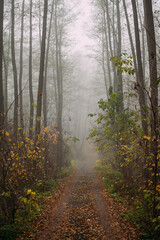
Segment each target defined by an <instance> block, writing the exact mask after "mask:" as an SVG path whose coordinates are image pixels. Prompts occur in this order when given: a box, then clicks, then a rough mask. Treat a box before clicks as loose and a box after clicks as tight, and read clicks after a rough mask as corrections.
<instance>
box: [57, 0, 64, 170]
mask: <svg viewBox="0 0 160 240" xmlns="http://www.w3.org/2000/svg"><path fill="white" fill-rule="evenodd" d="M58 30H60V29H58V16H57V1H56V2H55V35H56V73H57V90H58V91H57V93H58V94H57V103H58V104H57V105H58V108H57V129H58V131H59V136H58V143H57V164H58V166H59V167H60V168H61V167H62V166H63V135H62V109H63V83H62V78H63V77H62V64H61V57H62V56H61V34H60V33H59V32H58Z"/></svg>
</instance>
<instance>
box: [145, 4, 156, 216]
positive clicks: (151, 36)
mask: <svg viewBox="0 0 160 240" xmlns="http://www.w3.org/2000/svg"><path fill="white" fill-rule="evenodd" d="M143 4H144V14H145V28H146V34H147V45H148V56H149V72H150V89H151V90H150V91H151V96H150V103H151V139H152V141H151V154H152V156H153V162H154V178H153V185H154V207H153V213H154V216H156V212H157V209H156V204H157V203H156V202H157V200H156V196H157V184H158V176H157V174H158V158H157V150H158V137H159V133H158V84H157V59H156V39H155V30H154V21H153V11H152V1H151V0H148V1H145V0H144V1H143Z"/></svg>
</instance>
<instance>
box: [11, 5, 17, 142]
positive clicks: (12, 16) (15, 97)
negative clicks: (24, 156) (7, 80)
mask: <svg viewBox="0 0 160 240" xmlns="http://www.w3.org/2000/svg"><path fill="white" fill-rule="evenodd" d="M11 18H12V30H11V52H12V66H13V77H14V99H15V103H14V126H13V134H14V136H15V138H17V130H18V84H17V67H16V59H15V40H14V26H15V13H14V0H12V9H11Z"/></svg>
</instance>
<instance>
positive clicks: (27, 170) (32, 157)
mask: <svg viewBox="0 0 160 240" xmlns="http://www.w3.org/2000/svg"><path fill="white" fill-rule="evenodd" d="M58 134H59V133H58V132H56V131H55V129H54V125H52V128H51V129H49V128H48V127H46V128H45V129H44V130H43V131H42V132H41V133H40V134H39V135H38V137H37V141H36V142H35V141H33V140H32V139H30V138H28V137H27V134H26V133H24V132H23V133H22V132H20V134H18V136H17V139H16V141H15V139H14V136H13V135H12V133H10V132H9V131H4V130H2V131H1V135H0V138H1V149H0V150H1V151H0V153H1V160H0V234H1V235H0V239H14V237H16V236H17V235H18V234H19V233H21V232H23V231H24V230H27V229H28V228H30V223H31V222H32V220H33V219H34V218H35V217H36V215H37V214H38V213H39V212H40V210H41V206H40V204H39V197H41V196H43V195H46V194H49V193H50V192H51V191H53V189H55V188H56V186H57V183H56V180H55V177H56V175H57V173H56V172H57V164H56V161H55V160H54V159H55V157H56V148H57V136H58ZM67 171H68V170H67V169H66V170H65V171H64V170H62V172H63V174H62V177H63V176H64V175H67V174H69V171H68V172H67ZM11 236H12V237H11Z"/></svg>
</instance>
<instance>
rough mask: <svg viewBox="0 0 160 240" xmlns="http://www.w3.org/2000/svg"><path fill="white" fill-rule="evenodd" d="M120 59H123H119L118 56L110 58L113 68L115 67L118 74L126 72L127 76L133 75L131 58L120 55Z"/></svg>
mask: <svg viewBox="0 0 160 240" xmlns="http://www.w3.org/2000/svg"><path fill="white" fill-rule="evenodd" d="M121 57H125V58H124V59H121V58H119V57H118V56H113V57H111V58H110V60H111V61H113V62H114V64H115V67H117V69H118V73H119V74H122V73H123V72H126V73H128V74H129V75H134V73H135V69H134V68H133V63H132V61H133V57H131V56H128V55H127V53H122V54H121Z"/></svg>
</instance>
